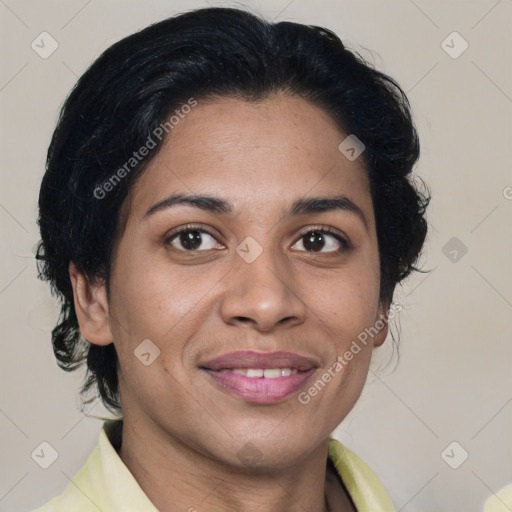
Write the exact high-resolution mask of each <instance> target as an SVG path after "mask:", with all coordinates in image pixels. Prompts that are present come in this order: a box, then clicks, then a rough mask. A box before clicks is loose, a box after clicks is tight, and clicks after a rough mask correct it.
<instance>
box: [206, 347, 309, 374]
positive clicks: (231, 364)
mask: <svg viewBox="0 0 512 512" xmlns="http://www.w3.org/2000/svg"><path fill="white" fill-rule="evenodd" d="M200 366H201V367H202V368H206V369H208V370H223V369H233V368H261V369H263V370H265V369H269V368H291V369H297V370H300V371H307V370H311V369H312V368H318V367H319V364H318V363H317V361H315V360H314V359H312V358H309V357H303V356H299V355H298V354H294V353H292V352H282V351H280V352H254V351H251V350H241V351H238V352H229V353H227V354H223V355H221V356H219V357H216V358H215V359H212V360H210V361H207V362H205V363H203V364H201V365H200Z"/></svg>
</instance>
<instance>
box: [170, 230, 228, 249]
mask: <svg viewBox="0 0 512 512" xmlns="http://www.w3.org/2000/svg"><path fill="white" fill-rule="evenodd" d="M165 244H166V245H171V246H172V247H173V248H174V249H177V250H178V251H183V252H185V251H186V252H194V251H196V252H200V251H208V250H211V249H218V248H219V245H220V246H221V247H220V248H223V247H224V246H222V244H219V242H217V240H216V238H215V237H214V236H213V235H212V234H211V233H209V232H208V231H206V230H204V229H201V228H199V227H197V226H185V227H183V228H181V229H179V230H178V231H175V232H174V233H172V234H171V235H170V236H168V237H167V238H166V239H165Z"/></svg>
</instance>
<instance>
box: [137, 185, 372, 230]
mask: <svg viewBox="0 0 512 512" xmlns="http://www.w3.org/2000/svg"><path fill="white" fill-rule="evenodd" d="M179 204H185V205H188V206H193V207H195V208H199V209H201V210H204V211H207V212H211V213H216V214H224V215H228V214H231V213H233V212H234V207H233V205H232V204H231V203H230V202H229V201H226V200H225V199H221V198H218V197H213V196H209V195H185V194H174V195H171V196H169V197H166V198H165V199H162V200H161V201H158V203H155V204H154V205H153V206H151V207H150V208H149V209H148V211H147V212H146V213H145V214H144V217H143V218H144V219H145V218H147V217H150V216H151V215H153V214H155V213H157V212H160V211H162V210H166V209H168V208H171V207H173V206H175V205H179ZM336 210H341V211H345V212H349V213H353V214H355V215H356V216H357V217H359V219H360V220H361V221H362V222H363V224H364V226H365V228H366V230H368V221H367V219H366V216H365V215H364V212H363V210H361V208H360V207H359V206H357V204H355V203H354V202H353V201H352V200H351V199H349V198H348V197H346V196H343V195H338V196H332V197H303V198H299V199H296V200H295V201H294V202H293V204H292V205H291V207H290V209H289V210H288V211H287V212H286V213H285V215H284V217H283V218H289V217H298V216H300V215H308V214H311V213H321V212H331V211H336Z"/></svg>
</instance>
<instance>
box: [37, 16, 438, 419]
mask: <svg viewBox="0 0 512 512" xmlns="http://www.w3.org/2000/svg"><path fill="white" fill-rule="evenodd" d="M275 93H284V94H287V95H291V96H296V97H301V98H304V99H305V100H307V101H309V102H311V103H313V104H315V105H317V106H319V107H321V108H322V109H323V110H324V111H325V112H326V113H327V114H328V115H330V116H331V118H332V119H333V120H335V122H336V123H337V125H338V126H339V128H340V129H341V130H342V131H343V132H344V133H346V134H354V135H356V136H357V138H359V139H360V140H361V141H363V143H364V145H365V151H364V153H363V154H362V156H361V158H363V162H364V164H365V168H366V171H367V173H368V177H369V181H370V191H371V196H372V200H373V206H374V211H375V219H376V229H377V237H378V246H379V254H380V266H381V280H380V299H381V301H384V302H385V303H389V302H391V300H392V297H393V292H394V289H395V286H396V285H397V284H398V283H399V282H400V281H402V280H403V279H404V278H405V277H407V276H408V275H409V274H410V273H411V272H412V271H413V270H419V269H418V268H416V267H415V266H414V265H415V264H416V262H417V260H418V258H419V255H420V252H421V248H422V246H423V243H424V240H425V237H426V233H427V222H426V220H425V210H426V207H427V205H428V202H429V200H430V196H429V195H428V189H427V188H426V187H425V186H424V184H423V182H421V183H422V184H423V187H424V188H425V189H426V192H425V191H423V192H422V191H420V188H419V187H418V185H417V184H416V183H415V181H414V180H413V179H412V178H411V176H410V175H411V171H412V168H413V166H414V164H415V163H416V161H417V159H418V157H419V140H418V135H417V132H416V129H415V127H414V123H413V121H412V117H411V113H410V105H409V102H408V100H407V97H406V95H405V93H404V92H403V91H402V89H401V88H400V87H399V85H398V84H397V83H396V82H395V81H394V80H393V79H392V78H390V77H389V76H387V75H385V74H383V73H381V72H379V71H377V70H376V69H374V67H373V65H371V64H370V63H368V62H366V61H365V60H364V59H363V58H362V57H361V56H360V55H359V54H358V53H357V52H355V51H351V50H349V49H347V47H346V46H345V45H344V44H343V43H342V41H341V40H340V39H339V38H338V37H337V36H336V35H335V34H334V33H333V32H331V31H330V30H328V29H325V28H321V27H316V26H307V25H302V24H297V23H291V22H279V23H269V22H267V21H265V20H263V19H261V18H260V17H258V16H256V15H253V14H251V13H249V12H245V11H242V10H238V9H231V8H206V9H198V10H194V11H190V12H187V13H184V14H180V15H178V16H175V17H172V18H169V19H166V20H164V21H161V22H159V23H156V24H153V25H150V26H149V27H147V28H145V29H143V30H141V31H139V32H137V33H135V34H133V35H130V36H128V37H126V38H124V39H122V40H121V41H119V42H117V43H115V44H114V45H112V46H111V47H110V48H108V49H107V50H106V51H105V52H104V53H103V54H102V55H101V56H100V57H99V58H98V59H97V60H96V61H95V62H94V63H93V64H92V65H91V66H90V67H89V69H88V70H87V71H86V72H85V73H84V74H83V76H82V77H81V78H80V79H79V80H78V82H77V84H76V85H75V87H74V88H73V90H72V91H71V93H70V94H69V96H68V98H67V99H66V101H65V103H64V105H63V107H62V110H61V112H60V117H59V120H58V124H57V127H56V129H55V132H54V134H53V138H52V140H51V144H50V146H49V149H48V156H47V162H46V173H45V175H44V177H43V180H42V184H41V189H40V195H39V217H38V224H39V227H40V232H41V240H40V242H39V244H38V248H37V254H36V258H37V260H38V269H39V278H40V279H43V280H46V281H48V282H49V283H50V285H51V288H52V293H53V294H55V295H56V296H57V297H58V298H59V299H60V307H61V311H60V317H59V321H58V324H57V326H56V327H55V328H54V329H53V331H52V343H53V349H54V353H55V356H56V358H57V363H58V365H59V366H60V367H61V368H63V369H64V370H66V371H73V370H75V369H76V368H78V367H79V366H81V365H82V364H83V363H84V361H86V362H87V374H86V377H85V380H84V383H83V386H82V389H81V394H82V398H83V395H84V393H85V392H87V391H89V390H90V389H91V388H92V387H93V386H94V385H96V386H97V391H98V392H99V395H100V397H101V399H102V401H103V404H104V405H105V406H106V408H107V409H108V410H109V411H111V412H114V413H119V412H121V404H120V398H119V381H118V364H119V361H118V357H117V353H116V350H115V348H114V344H113V343H111V344H109V345H107V346H98V345H94V344H91V343H89V342H87V341H86V340H85V339H84V338H83V337H82V336H81V334H80V329H79V325H78V321H77V317H76V313H75V310H74V303H73V289H72V286H71V281H70V277H69V271H68V267H69V263H70V262H74V263H75V265H76V266H77V268H78V270H79V271H81V272H82V273H84V274H85V275H86V276H87V277H88V278H90V279H95V278H99V279H104V280H105V282H106V286H107V291H108V290H109V274H110V268H111V262H112V255H113V254H114V250H115V244H116V241H118V240H119V237H120V236H121V234H122V231H123V229H124V228H123V222H124V221H123V219H122V215H121V205H122V204H123V202H124V200H125V199H126V198H127V195H128V193H129V191H130V190H131V187H132V186H133V184H134V183H135V181H136V180H137V178H138V177H140V176H141V173H142V172H143V171H144V170H145V169H146V168H147V166H148V164H149V163H150V162H151V160H152V158H153V157H154V156H155V155H156V154H157V152H158V149H159V148H160V147H161V145H162V142H163V140H165V138H162V140H155V143H156V147H155V148H154V149H152V150H151V152H150V154H149V155H148V156H147V157H146V158H144V159H143V160H142V161H141V162H140V163H137V165H135V166H134V168H133V170H131V172H130V173H129V174H128V175H126V176H124V175H123V177H124V179H120V180H117V182H116V183H115V186H112V187H110V189H111V190H110V189H109V193H108V196H107V197H105V198H99V197H98V194H97V193H95V191H96V192H97V191H98V190H99V188H98V187H100V188H102V187H103V190H105V184H106V183H107V182H108V181H109V180H110V182H112V178H113V177H114V174H115V172H116V170H118V169H120V168H121V167H122V166H123V165H125V164H126V162H127V161H129V160H130V158H132V157H133V153H134V151H136V150H137V149H138V148H141V147H142V146H144V145H145V144H146V141H147V140H148V137H150V136H151V134H154V133H155V130H158V127H161V126H162V125H163V124H164V123H166V122H168V118H169V116H170V115H172V113H173V112H174V111H175V109H177V108H178V107H180V105H184V104H186V103H187V102H188V101H190V98H195V99H197V100H201V99H205V100H206V99H208V98H212V97H213V98H215V97H234V98H238V99H243V100H246V101H253V102H256V101H261V100H264V99H265V98H268V97H269V96H270V95H272V94H275ZM154 139H156V138H154ZM118 176H119V174H118ZM91 401H92V399H90V400H88V401H87V402H85V403H89V402H91Z"/></svg>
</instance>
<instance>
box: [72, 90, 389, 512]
mask: <svg viewBox="0 0 512 512" xmlns="http://www.w3.org/2000/svg"><path fill="white" fill-rule="evenodd" d="M345 137H346V134H344V133H342V132H341V131H340V129H339V128H338V127H337V126H336V124H335V123H334V122H333V120H332V119H331V118H330V117H329V116H328V115H327V114H326V113H325V112H324V111H323V110H321V109H320V108H318V107H316V106H314V105H312V104H310V103H309V102H307V101H305V100H303V99H300V98H297V97H288V96H284V95H282V94H279V95H276V96H273V97H272V98H269V99H266V100H264V101H262V102H258V103H250V102H246V101H242V100H237V99H234V98H217V99H213V100H210V101H208V102H206V101H199V103H198V105H197V106H196V107H195V108H194V109H192V111H191V112H190V114H188V115H187V116H186V117H185V118H184V119H182V120H181V121H180V123H179V125H178V126H177V127H175V128H174V129H173V131H172V132H171V134H170V136H169V137H168V139H167V140H166V143H165V144H164V146H163V147H162V149H161V150H160V152H159V154H158V155H157V156H156V157H155V159H154V160H153V161H152V162H151V164H150V165H149V167H148V168H147V170H146V171H145V173H144V174H143V175H142V177H141V179H140V180H139V181H137V183H136V184H135V186H134V187H133V188H132V191H131V194H130V196H129V198H128V199H127V201H126V203H125V205H124V206H123V213H124V214H126V215H127V222H126V228H125V230H124V232H123V233H122V235H121V237H120V239H119V240H118V243H117V246H116V251H115V254H114V260H113V265H112V275H111V284H110V287H111V297H110V299H111V300H110V303H109V302H108V301H107V298H106V290H105V283H103V282H102V281H99V280H96V281H94V280H88V279H87V278H86V277H85V276H83V275H82V274H80V273H79V272H77V269H76V268H75V266H74V265H73V263H71V265H70V277H71V280H72V284H73V289H74V294H75V309H76V312H77V316H78V320H79V323H80V328H81V331H82V334H83V336H84V337H85V338H86V339H87V340H88V341H90V342H91V343H95V344H98V345H107V344H109V343H111V342H114V345H115V347H116V350H117V353H118V355H119V360H120V367H121V371H120V393H121V402H122V408H123V418H124V426H123V443H122V448H121V450H120V457H121V459H122V460H123V461H124V463H125V464H126V465H127V467H128V468H129V469H130V471H131V472H132V473H133V475H134V476H135V478H136V480H137V481H138V482H139V484H140V486H141V487H142V489H143V490H144V492H145V493H146V494H147V496H148V497H149V499H150V500H151V501H152V502H153V503H154V504H155V506H156V507H157V508H158V509H159V510H162V511H166V510H189V509H190V508H191V507H195V508H196V509H197V510H198V511H200V512H203V511H204V512H206V511H208V512H213V511H223V512H226V511H237V512H240V511H244V512H245V511H256V510H257V511H259V512H262V511H263V512H277V511H282V510H288V511H299V510H300V511H304V510H307V511H312V512H321V511H323V510H325V496H324V482H325V481H326V460H327V449H328V438H329V435H330V433H331V432H332V431H333V430H334V429H335V428H336V426H337V425H338V424H339V423H340V422H341V421H342V420H343V419H344V418H345V416H346V415H347V414H348V412H349V411H350V410H351V409H352V407H353V405H354V404H355V402H356V400H357V399H358V397H359V395H360V393H361V390H362V388H363V385H364V382H365V380H366V376H367V373H368V368H369V364H370V359H371V353H372V349H373V347H376V346H379V345H381V344H382V343H383V342H384V340H385V338H386V335H387V325H385V327H384V328H383V329H382V330H381V331H380V332H379V334H378V335H376V336H375V337H374V338H370V339H369V340H368V344H367V345H366V346H361V348H362V350H361V351H360V352H359V353H358V354H357V355H356V356H354V358H353V359H352V360H351V361H350V363H349V364H347V365H346V367H344V369H343V370H342V371H341V372H338V373H336V377H335V378H333V379H332V380H331V381H330V382H329V383H328V384H327V385H326V386H325V387H324V388H323V389H322V391H321V392H319V393H318V395H317V396H315V397H314V398H312V399H311V401H310V402H309V403H308V404H306V405H304V404H301V403H300V402H299V401H298V399H297V393H295V394H293V395H291V396H290V397H287V398H285V399H283V400H281V401H279V402H277V403H271V404H256V403H251V402H247V401H245V400H244V399H243V398H241V397H239V396H236V395H233V394H230V393H229V392H226V391H223V390H222V389H220V388H219V387H218V386H216V385H214V384H212V382H211V380H210V379H209V378H208V377H209V376H208V375H205V374H204V372H203V371H202V370H200V369H199V368H198V365H199V364H200V363H201V362H205V361H206V360H208V359H212V358H214V357H217V356H219V355H221V354H224V353H226V352H231V351H234V350H248V349H252V350H256V351H262V352H273V351H277V350H284V351H290V352H295V353H297V354H300V355H302V356H306V357H312V358H313V359H315V360H317V361H318V362H319V368H318V369H317V370H316V372H315V374H314V375H313V377H312V378H311V379H310V380H309V381H308V383H306V384H305V386H304V387H303V388H302V389H301V390H300V391H304V390H307V389H308V388H309V387H310V386H311V384H312V383H314V382H315V381H316V380H317V379H318V378H321V376H322V374H324V373H325V372H326V371H328V369H329V368H332V366H333V364H334V363H335V361H336V359H337V357H338V356H339V355H342V354H344V353H345V352H346V350H348V348H349V347H350V345H351V343H352V341H353V340H356V339H357V336H358V334H360V333H361V332H362V331H364V329H365V328H367V327H370V326H373V325H374V324H375V323H376V322H377V321H378V320H379V318H381V315H385V313H386V311H387V309H388V307H389V304H382V303H381V302H380V301H379V276H380V269H379V253H378V246H377V237H376V230H375V220H374V212H373V206H372V200H371V196H370V191H369V183H368V179H367V175H366V171H365V169H364V166H363V163H362V161H361V159H357V160H355V161H349V160H348V159H347V158H345V157H344V156H343V155H342V154H341V153H340V151H339V150H338V145H339V144H340V142H341V141H342V140H344V139H345ZM175 193H183V194H209V195H212V196H216V197H220V198H223V199H225V200H227V201H229V202H231V203H232V204H233V208H234V212H233V213H232V214H223V213H211V212H207V211H204V210H201V209H199V208H195V207H192V206H189V205H176V206H173V207H171V208H168V209H165V210H162V211H159V212H157V213H155V214H153V215H150V216H149V217H144V214H145V213H146V211H147V210H148V209H149V208H150V207H151V206H153V205H154V204H155V203H157V202H158V201H160V200H162V199H164V198H166V197H168V196H170V195H171V194H175ZM338 194H339V195H341V194H342V195H344V196H347V197H348V198H349V199H351V200H352V201H353V202H354V203H355V204H356V205H357V206H358V207H359V208H360V209H361V210H362V212H363V214H364V217H365V219H366V222H367V226H365V224H364V222H363V221H362V220H361V218H360V217H358V216H357V215H355V214H354V213H352V212H349V211H343V210H335V211H329V212H321V213H312V214H307V215H302V216H297V217H284V213H285V212H286V211H287V210H288V208H289V207H290V205H291V204H292V202H293V201H294V200H296V199H297V198H299V197H318V196H327V197H330V196H333V195H338ZM189 223H192V224H194V227H195V226H196V225H198V226H197V227H198V228H202V229H206V230H208V231H209V232H210V233H211V234H212V235H213V236H214V238H212V237H210V236H209V235H201V236H202V237H203V238H202V240H203V242H202V243H203V245H202V246H201V251H200V252H198V251H197V250H196V251H195V252H193V253H192V252H191V251H190V250H189V251H188V252H187V250H186V248H184V246H183V245H180V241H179V237H178V238H175V239H174V241H173V242H169V241H168V238H169V235H170V234H171V233H172V232H173V230H174V229H175V228H178V227H182V226H184V225H186V224H189ZM320 227H323V228H325V227H331V228H333V229H334V231H335V233H336V234H339V235H341V236H344V237H346V239H348V241H349V243H350V247H349V249H348V250H343V247H342V246H341V245H340V243H339V242H337V240H336V239H335V238H333V237H332V236H331V235H330V234H329V235H327V236H326V238H325V239H324V240H325V245H324V246H323V247H321V246H320V247H319V248H318V249H317V250H316V251H315V250H313V251H312V250H309V251H308V250H307V248H306V245H305V244H306V242H305V241H304V240H305V238H307V237H304V236H302V235H304V234H305V233H307V232H308V230H309V231H311V230H313V228H317V229H319V228H320ZM247 236H251V237H252V238H254V239H255V240H256V241H257V242H258V244H259V245H260V246H261V248H262V249H263V252H262V254H261V255H260V256H259V257H258V258H257V259H256V260H255V261H254V262H252V263H247V262H246V261H244V260H243V259H242V258H241V257H240V256H239V255H238V254H237V252H236V250H235V249H236V248H237V246H238V245H239V244H240V243H241V242H242V241H243V240H244V239H245V238H246V237H247ZM166 240H167V242H166ZM203 247H204V248H205V249H204V250H203ZM340 248H341V249H342V251H341V252H340V253H339V254H336V253H335V251H336V250H337V249H340ZM145 339H150V340H151V341H152V342H153V343H154V344H155V345H156V346H157V347H158V348H159V350H160V355H159V357H158V358H157V359H155V360H154V362H153V363H152V364H151V365H149V366H145V365H143V364H142V363H141V362H140V360H139V359H138V358H137V357H135V356H134V350H135V349H136V348H137V346H138V345H139V344H140V343H141V342H142V340H145ZM249 443H250V444H251V445H253V447H255V448H256V449H257V450H258V453H259V454H260V456H259V459H258V460H256V461H253V462H252V463H248V462H247V461H244V460H241V459H240V458H239V456H238V455H237V453H238V452H239V450H241V449H243V448H244V447H247V445H248V444H249ZM332 476H333V475H330V477H331V481H332ZM328 496H329V499H330V500H331V503H337V504H338V505H337V506H338V507H339V508H337V510H347V511H348V510H355V509H354V508H353V506H352V505H351V502H350V499H349V498H348V496H347V494H346V491H345V490H344V488H343V486H342V485H339V484H338V485H337V486H336V485H335V486H334V489H333V486H330V487H329V490H328Z"/></svg>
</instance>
